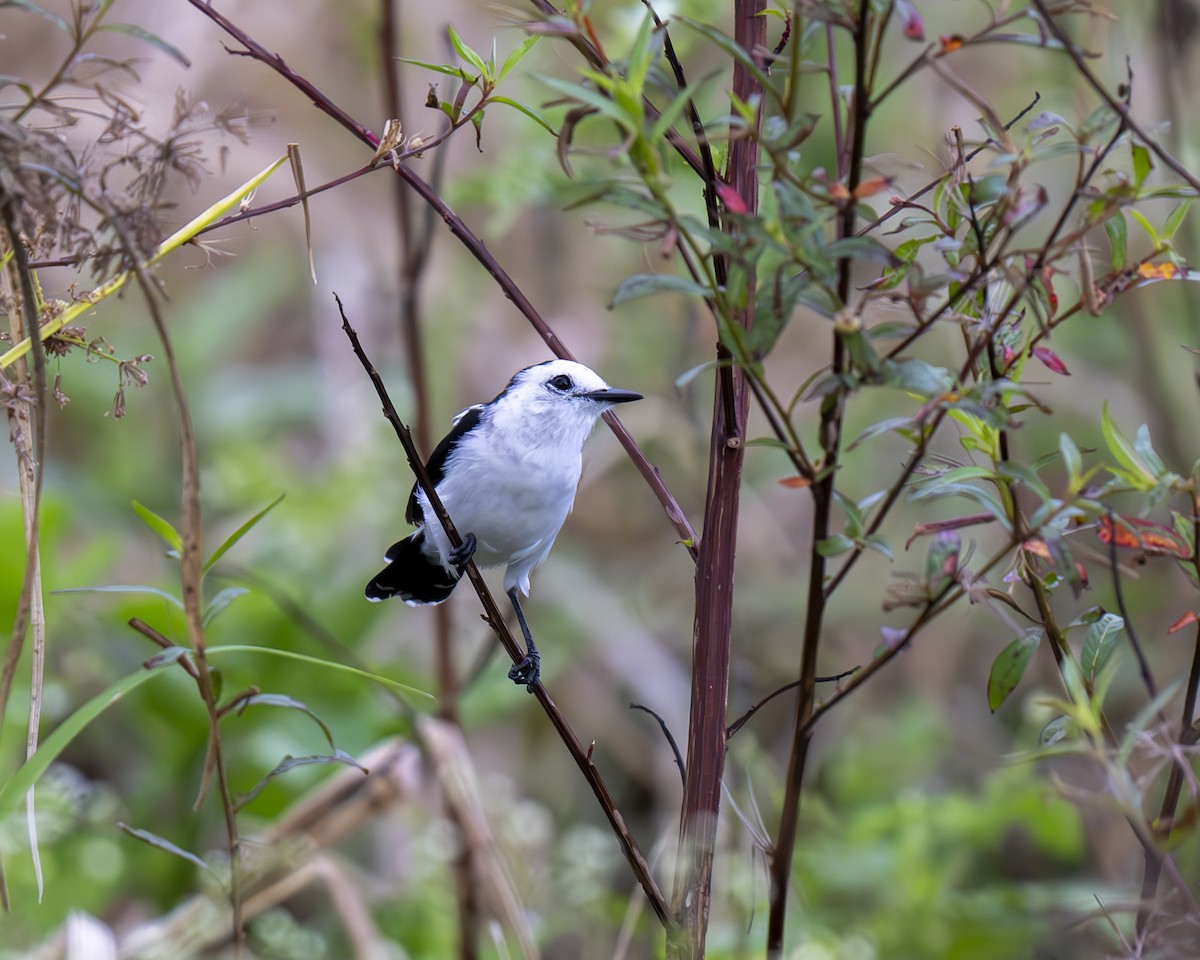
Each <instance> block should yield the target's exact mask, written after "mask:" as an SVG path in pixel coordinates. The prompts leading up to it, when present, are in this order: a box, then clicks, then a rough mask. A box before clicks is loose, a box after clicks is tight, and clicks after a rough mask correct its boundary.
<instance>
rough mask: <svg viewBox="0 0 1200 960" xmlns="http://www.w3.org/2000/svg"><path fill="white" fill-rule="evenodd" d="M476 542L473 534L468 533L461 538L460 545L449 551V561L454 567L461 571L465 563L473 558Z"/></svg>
mask: <svg viewBox="0 0 1200 960" xmlns="http://www.w3.org/2000/svg"><path fill="white" fill-rule="evenodd" d="M477 543H478V541H477V540H476V539H475V534H473V533H468V534H466V535H465V536H464V537H463V538H462V543H460V544H459V545H458V546H457V547H455V548H454V549H452V550H451V551H450V555H449V559H450V562H451V563H452V564H454V566H455V567H456V568H457V569H459V570H462V568H463V567H465V566H466V565H467V561H468V560H470V559H471V557H473V556H475V547H476V545H477Z"/></svg>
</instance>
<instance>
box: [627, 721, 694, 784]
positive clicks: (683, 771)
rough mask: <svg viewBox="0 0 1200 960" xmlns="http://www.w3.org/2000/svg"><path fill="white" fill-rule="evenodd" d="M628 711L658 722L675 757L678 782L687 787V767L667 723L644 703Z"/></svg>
mask: <svg viewBox="0 0 1200 960" xmlns="http://www.w3.org/2000/svg"><path fill="white" fill-rule="evenodd" d="M629 709H630V710H641V711H642V712H643V713H648V714H650V716H652V717H653V718H654V719H655V720H657V721H658V725H659V727H660V728H661V729H662V733H663V736H664V737H666V738H667V743H668V744H670V746H671V754H672V755H673V756H674V757H675V766H677V767H678V768H679V782H680V785H681V786H683V787H685V788H686V787H687V767H686V766H685V764H684V762H683V754H682V753H680V752H679V744H678V743H677V742H676V741H675V737H674V735H673V734H672V733H671V728H670V727H668V726H667V721H666V720H664V719H663V718H662V715H661V714H659V713H657V712H656V711H654V710H651V709H650V708H649V707H648V706H646V705H645V704H644V703H631V704H630V705H629Z"/></svg>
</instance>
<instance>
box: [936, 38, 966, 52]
mask: <svg viewBox="0 0 1200 960" xmlns="http://www.w3.org/2000/svg"><path fill="white" fill-rule="evenodd" d="M938 39H939V40H940V41H941V44H942V53H953V52H954V51H955V50H961V49H962V45H963V44H964V43H965V42H966V41H965V40H964V39H963V37H962V34H959V33H951V34H946V35H943V36H941V37H939V38H938Z"/></svg>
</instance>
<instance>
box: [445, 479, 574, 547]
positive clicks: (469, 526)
mask: <svg viewBox="0 0 1200 960" xmlns="http://www.w3.org/2000/svg"><path fill="white" fill-rule="evenodd" d="M555 466H557V467H558V469H552V468H547V465H546V464H544V463H537V462H536V461H531V460H525V461H521V462H517V461H512V460H508V461H502V462H497V460H496V459H494V458H493V459H492V460H491V462H489V463H483V462H480V461H476V460H474V459H473V458H470V457H462V458H459V460H458V462H457V463H456V464H455V469H454V470H453V471H450V473H449V475H448V476H447V477H445V478H444V479H443V480H442V482H441V483H440V484H439V485H438V495H439V496H440V497H441V498H442V502H443V503H445V505H446V509H447V510H448V511H449V513H450V517H451V519H452V520H453V521H454V525H455V527H456V528H457V529H458V532H459V533H460V534H462V535H463V536H465V535H466V534H468V533H473V534H475V538H476V540H477V546H476V553H475V562H476V563H478V564H479V565H481V566H494V565H496V564H503V563H507V564H512V563H515V562H519V561H522V560H525V559H527V558H533V557H536V556H537V555H538V554H544V552H545V551H546V550H548V549H549V545H550V543H552V542H553V540H554V537H555V535H556V534H557V533H558V531H559V528H560V527H561V526H562V524H563V521H564V520H565V519H566V516H567V514H568V513H569V512H570V509H571V504H572V502H573V501H574V499H575V489H576V487H577V486H578V483H579V472H578V470H577V469H569V467H570V465H568V469H563V468H562V465H561V464H555ZM421 499H422V500H424V498H421ZM422 506H424V503H422ZM426 519H427V521H428V522H427V524H426V532H427V534H429V535H431V536H432V537H433V539H434V541H435V543H436V544H437V547H438V552H439V553H441V554H442V557H443V559H444V558H445V555H446V553H447V552H448V543H447V542H446V540H445V534H444V532H443V531H442V530H441V525H440V524H439V523H438V522H437V519H436V517H434V516H433V515H432V511H427V512H426ZM536 562H540V558H538V559H537V560H535V563H536Z"/></svg>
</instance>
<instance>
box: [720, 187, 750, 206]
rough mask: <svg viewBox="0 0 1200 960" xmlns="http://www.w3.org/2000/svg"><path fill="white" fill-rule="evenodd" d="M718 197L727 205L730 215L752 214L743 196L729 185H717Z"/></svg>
mask: <svg viewBox="0 0 1200 960" xmlns="http://www.w3.org/2000/svg"><path fill="white" fill-rule="evenodd" d="M717 196H718V197H720V198H721V202H722V203H723V204H725V209H726V210H728V211H729V212H730V213H749V212H750V208H749V207H747V206H746V201H745V200H743V199H742V195H741V194H740V193H738V192H737V191H736V190H734V189H733V187H731V186H730V185H729V184H727V183H718V184H717Z"/></svg>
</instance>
